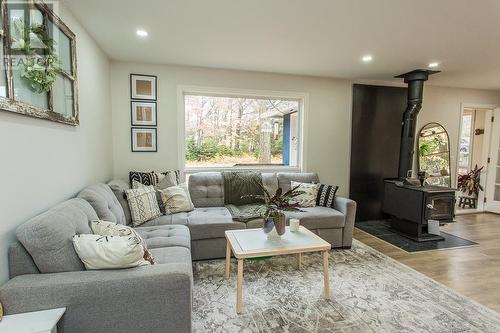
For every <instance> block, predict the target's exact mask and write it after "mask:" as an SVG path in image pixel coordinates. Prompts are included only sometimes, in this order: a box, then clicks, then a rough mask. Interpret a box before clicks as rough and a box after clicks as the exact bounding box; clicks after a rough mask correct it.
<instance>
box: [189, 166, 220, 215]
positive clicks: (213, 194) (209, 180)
mask: <svg viewBox="0 0 500 333" xmlns="http://www.w3.org/2000/svg"><path fill="white" fill-rule="evenodd" d="M188 183H189V186H188V188H189V193H190V194H191V200H192V201H193V204H194V206H195V207H222V206H224V186H223V185H224V183H223V179H222V174H221V173H220V172H200V173H195V174H192V175H191V176H189V180H188Z"/></svg>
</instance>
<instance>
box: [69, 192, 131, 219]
mask: <svg viewBox="0 0 500 333" xmlns="http://www.w3.org/2000/svg"><path fill="white" fill-rule="evenodd" d="M78 198H82V199H84V200H86V201H87V202H88V203H89V204H90V205H91V206H92V208H94V210H95V212H96V213H97V216H98V217H99V219H101V220H105V221H110V222H115V223H120V224H126V223H127V222H126V220H125V213H124V212H123V208H122V205H121V204H120V203H119V202H118V199H117V197H116V196H115V194H114V193H113V191H111V188H110V187H109V185H107V184H102V183H100V184H95V185H91V186H89V187H87V188H85V189H83V190H82V191H81V192H80V193H79V194H78Z"/></svg>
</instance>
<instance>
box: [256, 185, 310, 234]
mask: <svg viewBox="0 0 500 333" xmlns="http://www.w3.org/2000/svg"><path fill="white" fill-rule="evenodd" d="M258 185H259V187H260V188H261V189H262V192H263V195H251V196H249V197H252V198H255V199H257V200H260V201H263V203H264V206H265V210H264V213H263V214H262V217H263V218H264V227H263V230H264V232H265V233H266V234H267V237H268V238H269V239H279V238H280V237H281V236H282V235H283V234H284V233H285V226H286V217H285V214H284V213H283V212H285V211H295V212H301V211H302V210H300V209H299V208H298V207H299V205H298V204H297V203H291V202H290V200H291V199H293V198H295V197H296V196H298V195H301V194H304V191H298V190H297V189H298V188H299V186H296V187H294V188H292V189H290V190H289V191H286V192H285V193H283V189H282V188H281V187H280V188H278V189H277V190H276V193H274V195H271V194H270V193H269V191H268V190H267V189H266V188H265V187H264V186H263V185H262V184H260V183H259V184H258Z"/></svg>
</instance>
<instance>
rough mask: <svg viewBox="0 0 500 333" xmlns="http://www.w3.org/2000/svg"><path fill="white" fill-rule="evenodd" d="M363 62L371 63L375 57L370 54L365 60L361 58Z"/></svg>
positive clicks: (364, 57)
mask: <svg viewBox="0 0 500 333" xmlns="http://www.w3.org/2000/svg"><path fill="white" fill-rule="evenodd" d="M361 60H363V62H370V61H372V60H373V57H372V56H371V55H369V54H367V55H365V56H363V58H361Z"/></svg>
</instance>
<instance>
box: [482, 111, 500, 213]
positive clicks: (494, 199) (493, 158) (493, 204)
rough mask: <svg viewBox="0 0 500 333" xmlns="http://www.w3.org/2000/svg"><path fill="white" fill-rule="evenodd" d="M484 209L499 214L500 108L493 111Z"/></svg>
mask: <svg viewBox="0 0 500 333" xmlns="http://www.w3.org/2000/svg"><path fill="white" fill-rule="evenodd" d="M493 116H494V118H493V119H494V121H493V124H492V125H493V126H492V128H491V146H490V147H491V149H490V162H489V163H488V176H487V177H488V179H487V182H486V207H485V210H487V211H489V212H493V213H498V214H500V108H499V109H495V110H494V111H493Z"/></svg>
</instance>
